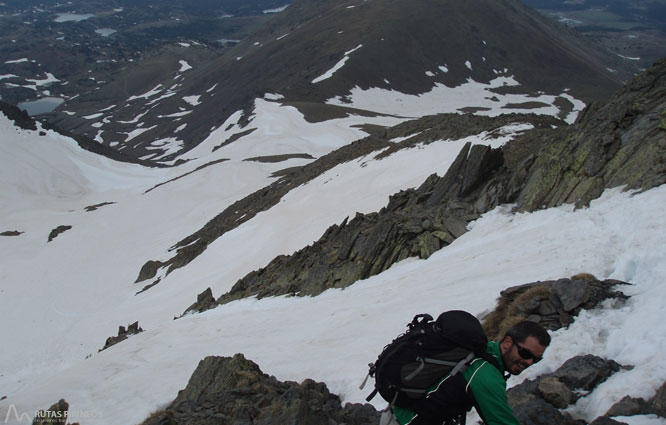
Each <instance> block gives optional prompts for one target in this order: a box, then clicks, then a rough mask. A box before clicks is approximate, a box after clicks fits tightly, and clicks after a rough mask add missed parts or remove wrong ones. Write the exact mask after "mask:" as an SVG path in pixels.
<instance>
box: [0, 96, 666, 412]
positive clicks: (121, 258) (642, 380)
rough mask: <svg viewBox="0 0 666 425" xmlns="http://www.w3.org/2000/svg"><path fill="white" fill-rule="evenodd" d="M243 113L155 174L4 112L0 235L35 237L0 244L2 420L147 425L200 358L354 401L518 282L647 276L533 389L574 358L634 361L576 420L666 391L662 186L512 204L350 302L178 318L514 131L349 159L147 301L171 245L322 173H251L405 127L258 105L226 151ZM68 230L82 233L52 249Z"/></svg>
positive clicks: (365, 287)
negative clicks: (415, 348) (435, 329)
mask: <svg viewBox="0 0 666 425" xmlns="http://www.w3.org/2000/svg"><path fill="white" fill-rule="evenodd" d="M235 119H238V116H232V117H231V118H230V120H229V121H227V123H225V125H224V126H222V127H220V130H217V132H214V133H212V134H211V136H210V137H209V139H207V140H206V141H204V142H203V143H202V144H201V145H199V146H198V147H197V148H196V149H195V150H192V151H191V152H189V153H188V158H187V159H190V161H189V162H186V163H185V164H182V165H180V166H178V167H174V168H171V169H146V168H143V167H140V166H137V165H127V164H120V163H115V162H112V161H110V160H107V159H103V158H99V157H97V156H95V155H93V154H90V153H88V152H85V151H83V150H81V149H80V148H78V146H77V145H76V143H75V142H73V141H72V140H69V139H67V138H64V137H62V136H59V135H56V134H54V133H51V132H48V131H47V132H45V133H46V134H45V135H44V136H40V135H39V132H37V131H35V132H33V131H27V130H17V129H16V128H15V127H14V126H13V125H12V124H11V123H10V122H9V121H8V120H7V119H5V118H4V117H0V134H1V135H2V138H1V142H0V150H1V155H0V160H1V161H2V164H1V165H2V166H1V167H0V170H1V171H0V199H1V200H2V203H1V204H0V214H1V221H0V226H1V227H0V232H5V231H14V230H16V231H20V232H23V233H22V234H20V235H19V236H1V237H0V258H2V260H0V261H1V262H0V266H1V268H0V281H1V286H0V311H1V312H2V313H0V314H1V315H2V316H1V317H2V321H1V323H2V325H1V326H2V330H3V332H2V335H3V348H2V350H1V352H0V365H2V366H1V369H0V397H2V396H6V397H7V398H6V399H4V400H1V401H0V420H5V422H6V423H12V424H13V423H29V422H30V420H31V419H27V416H25V415H24V414H27V415H28V416H30V418H32V416H33V414H34V411H35V410H37V409H40V408H46V407H48V406H49V405H51V404H52V403H53V402H55V401H57V400H58V399H59V398H65V399H66V400H67V401H68V402H69V403H70V410H71V413H72V415H73V416H72V418H71V419H72V420H73V421H80V422H81V423H83V424H112V423H113V424H116V423H138V422H140V421H141V420H143V419H144V418H145V417H146V416H147V415H148V414H150V413H151V411H153V410H156V409H157V408H158V407H159V406H161V405H164V404H166V403H168V402H170V401H171V400H172V399H173V398H174V396H175V394H176V392H177V391H178V390H179V389H181V388H183V387H184V386H185V384H186V382H187V379H188V377H189V376H190V374H191V373H192V371H193V370H194V368H195V366H196V364H197V362H198V361H199V360H200V359H201V358H203V357H204V356H206V355H231V354H234V353H237V352H242V353H244V354H245V355H246V356H247V357H248V358H249V359H252V360H253V361H255V362H257V363H258V364H259V365H261V367H262V369H263V370H264V371H265V372H267V373H270V374H273V375H275V376H276V377H278V378H279V379H289V380H297V381H299V380H302V379H304V378H313V379H315V380H320V381H324V382H326V383H327V384H328V385H329V387H330V388H331V390H332V391H333V392H336V393H339V394H340V395H341V396H342V397H343V398H344V400H345V401H350V402H361V401H363V399H364V397H365V395H367V394H366V393H365V391H361V390H359V389H358V385H359V384H360V382H361V380H362V379H363V377H364V375H365V373H366V368H367V366H366V365H367V364H368V363H369V362H371V361H372V360H374V359H375V357H376V355H377V354H378V352H379V351H380V349H381V347H382V346H383V345H384V344H386V343H387V342H388V341H389V340H390V339H391V338H392V337H393V336H395V334H397V333H398V332H400V331H402V329H403V327H404V324H405V323H406V322H408V321H409V320H410V319H411V317H412V316H413V315H414V314H416V313H421V312H430V313H431V314H437V313H439V312H440V311H442V310H445V309H452V308H460V309H465V310H468V311H470V312H472V313H474V314H483V313H484V312H486V311H488V310H490V309H491V308H493V306H494V302H495V299H496V297H497V296H498V294H499V291H500V290H502V289H504V288H506V287H507V286H511V285H516V284H520V283H525V282H529V281H534V280H539V279H541V280H544V279H555V278H560V277H568V276H570V275H572V274H575V273H578V272H589V273H593V274H594V275H596V276H597V277H598V278H600V279H604V278H617V279H622V280H626V281H629V282H632V283H633V284H634V286H632V287H631V288H628V289H625V292H627V293H628V294H631V295H633V297H632V298H631V300H630V301H629V302H628V303H627V305H626V306H624V307H621V308H619V309H606V310H600V311H592V312H588V313H584V314H583V315H582V316H581V317H580V318H579V319H578V320H577V322H576V323H575V324H574V325H573V326H572V327H571V328H570V329H569V330H566V331H558V332H556V333H555V335H554V343H553V346H552V348H550V349H549V351H548V352H547V354H546V359H545V360H544V362H542V363H540V364H539V366H538V367H534V368H533V369H530V370H529V375H528V376H531V375H533V374H538V373H542V372H546V371H551V370H553V369H555V368H557V367H558V366H559V365H560V364H561V363H562V362H563V361H564V360H566V359H568V358H569V357H571V356H572V355H574V354H578V353H592V354H598V355H601V356H607V357H609V358H613V359H614V360H616V361H618V362H620V363H623V364H633V365H635V366H636V367H635V368H634V369H633V370H631V371H623V372H621V373H619V374H618V375H617V376H615V377H613V378H611V379H610V380H609V381H608V382H606V383H604V384H602V387H601V388H600V389H599V390H598V391H597V392H595V393H594V395H593V396H591V397H588V398H583V399H581V401H579V402H578V403H577V405H576V406H575V407H574V408H573V411H574V413H575V414H576V415H578V416H580V417H582V418H586V419H593V418H594V417H596V416H598V415H600V414H603V413H605V411H606V410H607V409H608V407H610V406H611V405H612V404H613V403H614V402H615V401H617V400H619V398H621V397H622V396H624V395H627V394H629V395H632V396H642V397H649V396H650V395H652V393H654V390H655V389H656V388H657V387H658V386H659V385H660V384H661V383H663V381H664V379H666V366H664V365H663V364H661V362H660V361H659V360H660V357H659V354H660V353H661V352H663V345H664V344H665V343H666V335H664V327H663V325H662V324H661V323H660V320H661V317H663V307H662V306H661V303H660V302H659V300H661V299H663V298H664V296H665V295H666V294H664V291H666V288H664V286H663V285H662V284H661V283H662V282H663V281H664V280H665V279H666V266H665V264H666V261H665V260H666V258H665V257H666V252H664V250H663V240H664V237H665V236H666V223H665V220H666V219H665V218H664V216H663V214H662V213H661V206H663V205H664V202H666V188H664V187H660V188H657V189H653V190H650V191H648V192H645V193H642V194H634V195H632V194H630V193H622V192H620V191H619V190H614V191H610V192H608V193H606V194H605V196H604V197H603V198H602V199H600V200H598V201H595V202H594V203H593V204H592V205H591V207H590V208H588V209H583V210H578V211H573V209H572V208H571V207H568V206H564V207H560V208H557V209H551V210H545V211H540V212H538V213H533V214H520V215H514V214H511V213H510V212H509V209H508V208H500V209H498V210H495V211H493V212H491V213H489V214H487V215H486V216H484V217H482V218H481V219H480V220H478V221H477V222H475V223H473V225H472V229H471V231H470V232H468V233H467V234H465V235H464V236H462V237H461V238H459V239H458V240H456V241H455V242H454V243H453V244H452V245H451V246H450V247H448V248H446V249H444V250H441V251H439V252H437V253H436V254H434V255H433V256H431V257H430V258H429V259H428V260H406V261H404V262H402V263H399V264H398V265H396V266H395V267H393V268H392V269H390V270H389V271H388V272H385V273H382V274H380V275H378V276H375V277H373V278H370V279H368V280H366V281H363V282H359V283H356V284H354V285H352V286H351V287H349V288H347V289H345V290H329V291H327V292H325V293H324V294H322V295H321V296H318V297H314V298H285V297H279V298H272V299H262V300H254V299H250V300H242V301H237V302H233V303H230V304H227V305H224V306H222V307H218V308H217V309H214V310H211V311H208V312H206V313H203V314H199V315H190V316H185V317H183V318H181V319H179V320H175V321H174V320H172V319H173V317H174V316H178V315H180V314H181V313H182V312H183V311H184V310H185V308H187V306H188V305H189V304H191V303H192V302H193V301H194V300H195V297H196V294H198V293H200V292H201V291H203V290H204V289H206V288H207V287H211V288H212V289H213V292H214V294H215V295H216V296H217V295H219V294H220V293H222V292H223V291H226V290H228V289H229V288H230V287H231V285H233V284H234V283H235V282H236V281H237V279H239V278H240V277H242V276H244V275H245V274H246V273H248V272H249V271H251V270H254V269H256V268H259V267H262V266H264V265H265V264H266V263H267V262H268V261H270V260H271V259H272V258H273V257H275V256H276V255H279V254H290V253H292V252H293V251H295V250H297V249H300V248H302V247H303V246H305V245H307V244H309V243H311V242H312V241H314V240H315V239H317V238H319V237H320V236H321V234H322V233H323V232H324V230H325V229H326V228H327V227H328V226H330V225H331V224H335V223H339V222H341V221H342V220H343V219H344V218H345V217H346V216H353V215H354V214H355V213H356V212H357V211H358V212H371V211H376V210H378V209H379V208H381V207H382V206H384V205H385V204H386V202H387V200H388V196H389V195H390V194H393V193H395V192H397V191H399V190H401V189H406V188H409V187H414V186H417V185H419V184H420V183H421V182H422V181H423V180H424V179H425V178H426V177H427V176H428V175H429V174H431V173H433V172H437V173H439V174H443V173H444V172H445V171H446V169H447V168H448V166H449V164H450V163H451V162H452V161H453V159H454V158H455V156H456V155H457V154H458V151H459V149H460V148H461V147H462V146H463V144H464V143H465V142H466V141H472V142H473V143H484V144H493V145H494V146H497V145H499V144H501V143H504V142H506V141H507V140H509V139H510V138H511V137H513V136H514V135H515V134H516V133H518V132H520V131H524V130H525V129H526V128H525V127H524V126H520V125H514V126H510V127H508V128H506V132H505V133H506V136H504V137H503V138H499V139H497V138H487V137H486V135H485V134H480V135H477V136H474V137H470V138H467V139H465V140H455V141H447V140H441V141H437V142H434V143H431V144H429V145H425V146H418V147H415V148H412V149H409V150H402V151H398V152H396V153H394V154H393V155H391V156H389V157H388V158H385V159H382V160H378V159H375V158H374V155H368V156H367V157H364V158H361V159H359V160H357V161H352V162H349V163H345V164H340V165H338V166H337V167H335V168H333V169H331V170H329V171H328V172H326V173H325V174H323V175H321V176H320V177H318V178H316V179H315V180H313V181H311V182H309V183H308V184H306V185H303V186H301V187H299V188H297V189H296V190H294V191H292V192H290V193H289V194H288V195H286V196H285V197H283V199H282V200H281V202H280V203H279V204H278V205H276V206H275V207H273V208H271V209H270V210H268V211H265V212H263V213H260V214H258V215H257V216H256V217H254V218H253V219H251V220H249V221H247V222H246V223H244V224H243V225H241V226H240V227H238V228H237V229H235V230H233V231H231V232H228V233H226V234H225V235H224V236H223V237H221V238H219V239H218V240H216V241H215V242H214V243H213V244H211V245H210V246H209V247H208V249H207V250H206V252H205V253H204V254H202V255H201V256H199V257H198V258H196V259H195V260H194V261H193V262H192V263H190V264H189V265H188V266H187V267H184V268H181V269H178V270H176V271H174V272H173V273H171V274H170V275H168V276H162V277H163V280H162V282H161V283H160V284H159V285H157V286H155V287H153V288H151V289H150V290H149V291H146V292H144V293H141V294H138V295H137V294H136V293H137V292H138V291H139V290H140V289H141V287H140V286H141V285H137V284H134V283H133V282H134V280H135V279H136V273H137V271H138V270H139V269H140V267H141V265H142V264H143V262H145V260H146V259H147V258H163V257H166V256H168V255H169V253H168V249H169V247H170V246H171V245H172V244H173V243H174V242H175V241H178V240H181V239H182V238H183V237H185V236H187V235H189V234H191V233H192V232H193V231H194V230H196V229H198V228H200V227H201V226H202V225H203V224H204V223H205V222H206V221H207V220H209V219H210V218H211V217H213V216H214V215H215V214H217V213H218V212H219V211H220V210H222V209H224V208H225V207H227V206H229V205H231V204H232V203H233V202H234V201H236V200H238V199H240V198H241V197H243V196H245V195H246V194H249V193H251V192H253V191H255V190H257V189H259V188H261V187H264V186H266V185H267V184H268V183H270V182H271V181H272V178H271V177H270V175H271V174H272V173H273V172H275V171H278V170H280V169H283V168H287V167H291V166H296V165H301V164H304V163H305V162H306V161H307V160H305V159H290V160H288V161H285V162H281V163H261V162H253V161H244V160H245V159H248V158H251V157H255V156H257V155H262V156H265V155H278V154H292V153H293V154H302V153H307V154H310V155H311V156H313V157H319V156H321V155H323V154H325V153H327V152H329V151H331V150H333V149H335V148H338V147H340V146H342V145H345V144H347V143H350V142H351V141H353V140H356V139H359V138H361V137H363V136H364V135H365V133H363V132H362V131H361V130H359V129H358V127H354V126H355V125H358V124H364V123H374V124H380V125H393V124H396V123H398V122H399V121H400V120H399V119H397V118H394V117H376V118H368V117H357V116H349V117H347V118H343V119H337V120H331V121H326V122H322V123H318V124H311V123H308V122H306V121H305V120H304V119H303V117H302V115H301V114H300V113H298V112H297V111H296V110H295V109H294V108H290V107H283V106H280V105H279V104H278V103H275V102H269V101H266V100H257V101H256V110H255V117H254V120H253V122H252V125H251V127H256V128H257V130H256V131H254V132H253V133H250V134H247V135H245V136H243V137H241V138H240V139H239V140H237V141H236V142H234V143H232V144H230V145H228V146H224V147H222V148H220V149H215V148H216V147H217V146H219V145H220V144H221V143H222V142H224V141H225V140H226V139H227V138H228V137H230V136H231V135H233V134H235V133H238V132H239V130H240V128H239V127H238V125H237V124H236V122H235V121H234V120H235ZM222 160H225V161H222ZM216 161H220V162H216ZM162 183H164V184H162ZM149 189H153V190H149ZM148 190H149V191H148ZM106 203H108V204H106ZM102 204H104V205H102ZM95 205H97V206H99V207H98V208H97V209H94V210H92V211H86V209H85V208H86V207H89V206H95ZM60 225H67V226H72V228H71V229H69V230H67V231H65V232H64V233H61V234H59V235H58V236H57V237H56V238H55V239H53V240H52V241H51V242H47V238H48V235H49V232H50V231H51V230H52V229H54V228H56V227H58V226H60ZM137 320H138V321H139V324H140V325H141V327H142V328H143V329H144V330H145V332H143V333H140V334H139V335H136V336H132V337H131V338H129V339H128V340H127V341H124V342H122V343H120V344H118V345H115V346H113V347H111V348H110V349H107V350H105V351H102V352H98V349H99V348H101V347H102V346H103V345H104V341H105V339H106V338H107V337H108V336H111V335H115V333H116V331H117V327H118V326H119V325H127V324H129V323H132V322H134V321H137ZM521 379H522V377H521ZM512 382H513V383H515V382H519V381H518V380H515V381H512ZM366 391H367V390H366ZM375 402H376V403H377V405H378V406H381V402H379V401H378V400H375ZM382 407H383V406H382ZM632 420H634V421H637V420H648V421H652V422H653V423H662V422H655V421H657V420H656V419H655V420H652V419H649V418H648V419H645V418H642V419H632ZM631 423H632V424H636V423H647V422H631Z"/></svg>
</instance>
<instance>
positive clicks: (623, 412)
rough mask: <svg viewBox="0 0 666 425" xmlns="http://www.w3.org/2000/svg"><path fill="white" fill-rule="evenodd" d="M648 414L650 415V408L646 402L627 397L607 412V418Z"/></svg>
mask: <svg viewBox="0 0 666 425" xmlns="http://www.w3.org/2000/svg"><path fill="white" fill-rule="evenodd" d="M647 413H649V406H648V403H647V402H646V401H645V400H643V399H642V398H633V397H629V396H625V397H624V398H623V399H622V400H620V401H618V402H617V403H615V404H614V405H613V406H612V407H611V408H610V409H609V410H608V412H606V416H633V415H643V414H647Z"/></svg>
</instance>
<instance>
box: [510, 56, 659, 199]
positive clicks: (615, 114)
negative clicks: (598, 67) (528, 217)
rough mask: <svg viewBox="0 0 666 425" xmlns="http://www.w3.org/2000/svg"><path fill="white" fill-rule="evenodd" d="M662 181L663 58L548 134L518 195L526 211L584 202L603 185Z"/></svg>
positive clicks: (638, 185)
mask: <svg viewBox="0 0 666 425" xmlns="http://www.w3.org/2000/svg"><path fill="white" fill-rule="evenodd" d="M664 183H666V59H662V60H661V61H659V62H657V63H656V64H655V65H654V66H652V67H651V68H649V69H648V70H647V71H645V72H643V73H642V74H640V75H638V76H637V77H636V78H635V79H633V80H632V81H631V82H629V83H628V84H627V85H626V86H625V87H624V88H622V89H620V90H619V91H617V92H616V93H615V94H614V95H613V96H612V97H611V98H610V99H609V101H607V102H605V103H593V104H592V105H590V106H589V107H588V108H586V109H585V110H584V111H583V113H582V114H581V115H580V116H579V118H578V120H577V122H576V124H575V125H573V126H571V127H569V128H567V129H561V130H559V131H556V132H554V133H553V135H552V137H550V138H549V139H548V140H547V141H546V145H545V146H544V148H543V149H542V150H541V151H540V152H539V154H538V156H537V157H536V158H535V160H534V163H533V164H532V166H531V167H530V169H529V176H528V177H527V178H526V182H525V187H524V189H523V190H522V191H521V194H520V196H519V197H518V203H519V209H520V210H522V211H532V210H535V209H538V208H547V207H552V206H556V205H561V204H564V203H575V204H576V205H577V206H583V205H587V204H588V203H589V202H590V200H592V199H595V198H597V197H598V196H599V195H601V193H602V192H603V190H604V189H606V188H611V187H617V186H622V185H626V186H627V188H632V189H638V188H640V189H649V188H652V187H655V186H658V185H661V184H664Z"/></svg>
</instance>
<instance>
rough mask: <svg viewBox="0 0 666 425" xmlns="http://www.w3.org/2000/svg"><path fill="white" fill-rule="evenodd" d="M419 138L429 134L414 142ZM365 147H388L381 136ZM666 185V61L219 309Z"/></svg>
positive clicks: (475, 152)
mask: <svg viewBox="0 0 666 425" xmlns="http://www.w3.org/2000/svg"><path fill="white" fill-rule="evenodd" d="M433 119H436V118H433ZM412 130H413V129H412ZM407 134H413V133H407ZM419 137H425V140H427V139H428V137H430V136H415V137H414V138H413V140H411V139H410V142H414V141H415V140H418V139H419ZM422 140H423V139H422ZM363 142H374V143H377V144H378V145H380V146H381V145H382V144H385V143H386V142H383V141H382V140H378V139H377V138H372V137H370V138H368V139H367V140H366V139H364V141H363ZM339 154H340V152H336V153H335V154H334V155H339ZM317 166H318V164H317V163H316V162H315V163H313V164H311V167H317ZM308 167H310V166H308ZM285 181H286V180H281V181H279V182H277V183H275V186H277V187H279V186H280V185H283V184H285ZM663 183H666V59H665V60H662V61H660V62H658V63H656V64H655V66H653V67H652V68H650V69H649V70H647V71H646V72H645V73H643V74H641V75H640V76H638V77H637V78H636V79H635V80H633V81H632V82H631V83H629V84H628V85H627V86H626V87H625V88H623V89H621V90H619V91H618V92H617V93H616V94H615V95H614V96H613V97H612V98H611V99H609V101H607V102H606V103H604V104H593V105H591V106H590V107H589V108H588V109H586V110H585V111H584V112H583V114H582V116H581V117H580V119H579V120H578V121H577V122H576V123H575V124H574V125H571V126H568V127H567V126H564V127H559V128H555V129H552V128H536V129H534V130H531V131H529V132H526V133H525V134H523V135H521V136H518V137H517V138H516V139H514V140H513V141H511V142H509V143H508V144H506V145H505V146H503V147H501V148H499V149H489V148H487V147H485V146H478V145H477V146H469V145H467V146H465V148H463V149H462V150H461V152H460V154H459V155H458V157H457V158H456V160H455V161H454V162H453V164H452V165H451V167H450V168H449V170H448V171H447V173H446V174H445V175H444V176H443V177H439V176H437V175H432V176H430V177H429V178H428V179H427V180H426V181H425V182H424V183H423V184H422V185H421V186H420V187H419V188H417V189H410V190H407V191H403V192H400V193H398V194H396V195H393V196H391V197H390V199H389V203H388V205H387V206H386V207H384V208H382V209H381V210H380V211H379V212H377V213H372V214H357V215H356V217H354V218H353V219H352V220H345V221H344V222H343V223H341V224H340V225H333V226H331V227H330V228H329V229H328V230H326V232H325V233H324V235H323V236H322V237H321V238H320V239H319V240H318V241H316V242H315V243H313V244H312V245H310V246H308V247H305V248H303V249H301V250H299V251H297V252H296V253H294V254H292V255H288V256H279V257H277V258H275V259H274V260H273V261H271V262H270V263H269V264H268V265H267V266H266V267H264V268H261V269H259V270H255V271H253V272H250V273H249V274H248V275H246V276H245V277H243V278H242V279H240V280H239V281H238V282H236V284H235V285H234V286H233V287H232V289H231V290H230V291H229V292H228V293H226V294H223V295H222V296H220V298H218V300H217V304H223V303H225V302H228V301H232V300H235V299H239V298H243V297H248V296H257V297H259V298H260V297H264V296H275V295H285V294H292V295H293V294H297V295H316V294H319V293H321V292H322V291H324V290H326V289H328V288H341V287H345V286H348V285H350V284H353V283H354V282H356V281H357V280H359V279H364V278H367V277H369V276H372V275H374V274H377V273H380V272H381V271H383V270H386V269H387V268H388V267H390V266H391V264H394V263H395V262H397V261H400V260H402V259H404V258H407V257H410V256H418V257H420V258H427V257H429V256H430V255H431V254H432V253H433V252H435V251H436V250H438V249H441V248H442V247H444V246H446V245H448V244H450V243H451V242H452V241H453V240H454V239H455V238H457V237H459V236H460V235H461V234H463V233H465V232H466V231H467V224H468V223H469V222H470V221H472V220H475V219H476V218H478V217H479V216H480V215H481V214H483V213H484V212H487V211H489V210H491V209H492V208H494V207H496V206H498V205H502V204H511V203H515V204H516V210H518V211H534V210H537V209H540V208H545V207H553V206H557V205H562V204H564V203H573V204H575V205H576V206H578V207H583V206H585V205H587V204H589V202H590V201H591V200H592V199H595V198H597V197H598V196H599V195H601V193H602V192H603V190H605V189H607V188H612V187H617V186H625V188H627V189H644V190H647V189H649V188H651V187H655V186H658V185H661V184H663ZM269 188H270V187H269ZM285 189H286V187H285ZM263 193H264V194H266V195H268V194H271V193H273V191H270V190H268V189H267V190H266V191H263ZM278 193H279V192H278ZM253 206H254V207H256V204H253ZM218 217H221V216H218ZM209 224H210V223H209ZM194 241H196V243H194V244H192V245H190V246H186V247H185V248H183V249H182V250H179V252H178V255H177V256H176V257H174V259H172V260H170V261H171V262H172V263H171V267H174V266H175V264H178V263H177V258H178V257H179V256H182V255H181V254H186V253H187V252H188V250H189V251H192V250H194V249H201V248H204V246H203V245H202V244H203V243H204V242H203V240H202V239H197V238H194V235H193V237H190V238H188V239H185V240H184V241H182V242H181V243H180V245H181V246H185V245H187V243H188V242H194ZM156 265H160V266H163V265H162V264H156ZM156 270H157V268H155V269H154V271H156Z"/></svg>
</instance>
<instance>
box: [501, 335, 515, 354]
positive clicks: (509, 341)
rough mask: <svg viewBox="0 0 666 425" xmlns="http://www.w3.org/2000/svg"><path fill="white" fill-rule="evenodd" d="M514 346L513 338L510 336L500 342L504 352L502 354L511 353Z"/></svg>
mask: <svg viewBox="0 0 666 425" xmlns="http://www.w3.org/2000/svg"><path fill="white" fill-rule="evenodd" d="M512 345H513V338H511V337H510V336H505V337H504V339H503V340H502V341H500V350H501V351H502V354H504V353H506V352H507V351H509V350H510V349H511V346H512Z"/></svg>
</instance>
